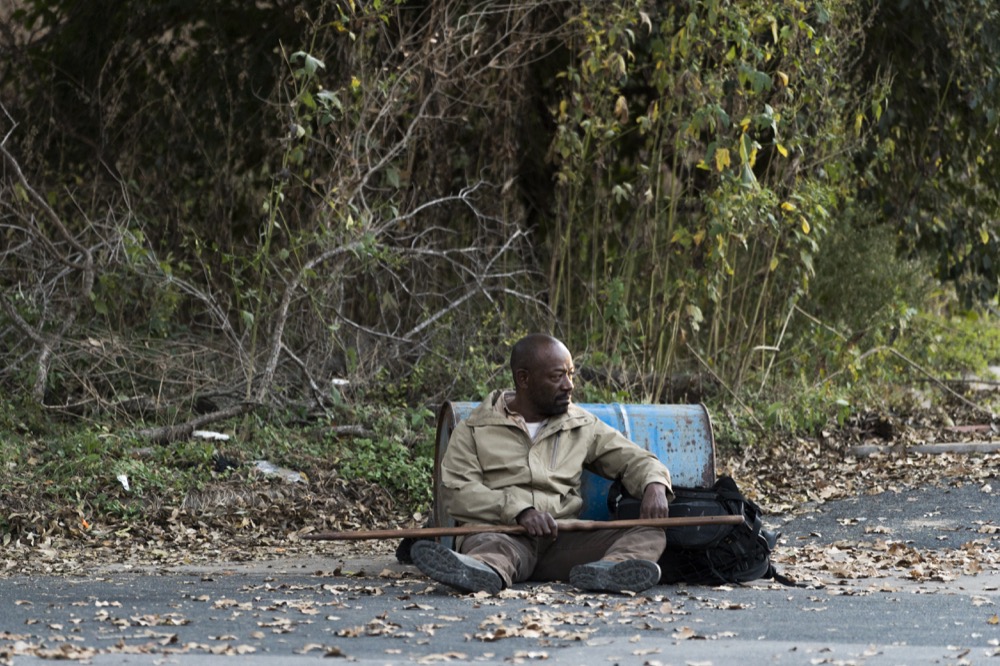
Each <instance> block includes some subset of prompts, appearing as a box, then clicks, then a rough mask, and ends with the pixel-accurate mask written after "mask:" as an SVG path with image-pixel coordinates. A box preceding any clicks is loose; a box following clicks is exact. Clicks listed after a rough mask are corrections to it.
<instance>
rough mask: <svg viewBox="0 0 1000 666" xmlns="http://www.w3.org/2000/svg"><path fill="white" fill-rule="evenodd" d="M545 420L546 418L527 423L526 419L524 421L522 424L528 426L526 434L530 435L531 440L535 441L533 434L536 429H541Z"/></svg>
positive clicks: (535, 432) (536, 432) (535, 433)
mask: <svg viewBox="0 0 1000 666" xmlns="http://www.w3.org/2000/svg"><path fill="white" fill-rule="evenodd" d="M547 421H548V420H547V419H546V420H545V421H536V422H535V423H528V422H527V421H525V422H524V425H526V426H527V427H528V436H529V437H531V441H535V435H537V434H538V431H539V430H541V429H542V426H543V425H545V424H546V423H547Z"/></svg>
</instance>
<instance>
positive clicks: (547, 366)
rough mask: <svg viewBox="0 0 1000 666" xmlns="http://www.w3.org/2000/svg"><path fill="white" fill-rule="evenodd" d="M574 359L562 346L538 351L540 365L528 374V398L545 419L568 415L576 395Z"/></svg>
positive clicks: (526, 389)
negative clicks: (574, 389) (572, 399)
mask: <svg viewBox="0 0 1000 666" xmlns="http://www.w3.org/2000/svg"><path fill="white" fill-rule="evenodd" d="M573 373H574V368H573V357H572V356H571V355H570V353H569V350H568V349H566V347H564V346H563V345H561V344H552V345H547V346H546V347H544V348H542V349H541V350H539V353H538V362H537V364H536V365H535V367H533V368H531V369H530V370H528V371H527V373H526V382H525V384H526V385H525V386H524V390H525V395H526V397H527V398H528V401H529V402H530V404H531V406H532V407H533V408H534V409H535V411H537V412H538V413H539V414H541V415H542V416H557V415H559V414H565V413H566V410H567V409H569V404H570V400H571V397H572V394H573Z"/></svg>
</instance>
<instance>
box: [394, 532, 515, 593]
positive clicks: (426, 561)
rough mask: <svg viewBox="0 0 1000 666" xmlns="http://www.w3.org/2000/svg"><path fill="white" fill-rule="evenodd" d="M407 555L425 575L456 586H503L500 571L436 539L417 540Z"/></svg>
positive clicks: (490, 588) (466, 589)
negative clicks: (498, 572)
mask: <svg viewBox="0 0 1000 666" xmlns="http://www.w3.org/2000/svg"><path fill="white" fill-rule="evenodd" d="M410 556H411V557H412V558H413V563H414V564H415V565H416V566H417V568H418V569H420V570H421V571H422V572H424V573H425V574H426V575H427V576H429V577H431V578H433V579H434V580H436V581H438V582H439V583H444V584H445V585H449V586H451V587H453V588H455V589H456V590H461V591H462V592H489V593H490V594H496V593H497V592H499V591H500V590H502V589H503V581H501V580H500V575H499V574H497V573H496V572H495V571H493V570H492V569H490V568H489V567H488V566H487V565H485V564H483V563H482V562H479V561H478V560H474V559H473V558H471V557H468V556H467V555H461V554H459V553H456V552H455V551H453V550H451V549H450V548H447V547H445V546H442V545H441V544H439V543H437V542H435V541H418V542H416V543H415V544H413V548H412V550H411V551H410ZM470 560H471V562H470Z"/></svg>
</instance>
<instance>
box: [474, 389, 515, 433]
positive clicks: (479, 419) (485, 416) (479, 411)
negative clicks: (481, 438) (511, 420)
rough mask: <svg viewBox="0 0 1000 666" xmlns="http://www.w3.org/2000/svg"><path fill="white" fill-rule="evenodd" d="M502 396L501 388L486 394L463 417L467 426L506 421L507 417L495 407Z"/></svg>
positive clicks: (496, 423) (495, 423)
mask: <svg viewBox="0 0 1000 666" xmlns="http://www.w3.org/2000/svg"><path fill="white" fill-rule="evenodd" d="M503 396H504V390H503V389H497V390H496V391H493V392H491V393H490V394H489V395H488V396H486V399H485V400H483V401H482V402H481V403H479V404H478V405H476V407H475V408H474V409H473V410H472V411H471V412H469V415H468V416H467V417H466V419H465V422H466V424H468V425H469V426H483V425H498V424H504V423H506V421H507V418H506V417H505V416H504V415H503V412H502V411H500V410H498V409H497V404H498V402H499V401H501V400H503Z"/></svg>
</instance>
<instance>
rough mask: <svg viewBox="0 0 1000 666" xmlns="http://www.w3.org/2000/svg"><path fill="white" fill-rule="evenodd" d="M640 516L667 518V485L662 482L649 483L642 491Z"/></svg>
mask: <svg viewBox="0 0 1000 666" xmlns="http://www.w3.org/2000/svg"><path fill="white" fill-rule="evenodd" d="M639 517H640V518H669V517H670V507H669V506H668V505H667V487H666V486H665V485H663V484H662V483H651V484H649V485H648V486H646V490H645V491H643V493H642V504H641V505H640V507H639Z"/></svg>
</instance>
